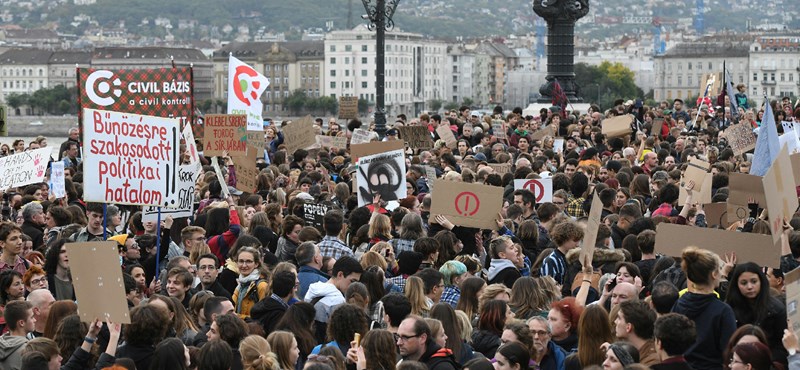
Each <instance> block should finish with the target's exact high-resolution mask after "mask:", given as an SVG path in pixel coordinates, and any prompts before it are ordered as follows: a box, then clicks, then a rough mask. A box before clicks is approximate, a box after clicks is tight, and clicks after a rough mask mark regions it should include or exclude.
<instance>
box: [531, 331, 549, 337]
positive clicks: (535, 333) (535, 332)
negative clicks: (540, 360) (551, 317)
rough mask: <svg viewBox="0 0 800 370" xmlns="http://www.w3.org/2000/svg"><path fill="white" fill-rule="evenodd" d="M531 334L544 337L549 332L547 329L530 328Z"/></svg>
mask: <svg viewBox="0 0 800 370" xmlns="http://www.w3.org/2000/svg"><path fill="white" fill-rule="evenodd" d="M531 335H533V336H537V335H538V336H540V337H546V336H548V335H550V332H548V331H547V330H536V331H533V330H531Z"/></svg>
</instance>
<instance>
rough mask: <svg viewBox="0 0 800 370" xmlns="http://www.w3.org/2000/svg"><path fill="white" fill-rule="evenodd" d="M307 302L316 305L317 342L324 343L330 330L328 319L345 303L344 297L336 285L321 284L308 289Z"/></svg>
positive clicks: (312, 285)
mask: <svg viewBox="0 0 800 370" xmlns="http://www.w3.org/2000/svg"><path fill="white" fill-rule="evenodd" d="M305 301H306V302H310V303H313V304H314V310H316V315H315V316H314V321H315V322H316V324H317V325H316V328H317V332H316V335H317V340H318V342H320V343H323V342H325V337H326V333H327V330H328V319H330V317H331V313H332V312H333V310H334V309H335V308H336V307H338V306H340V305H342V304H344V303H345V300H344V295H343V294H342V292H340V291H339V289H338V288H336V286H335V285H333V284H328V283H322V282H319V283H314V284H311V286H309V287H308V292H307V293H306V297H305Z"/></svg>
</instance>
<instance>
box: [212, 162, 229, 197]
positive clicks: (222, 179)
mask: <svg viewBox="0 0 800 370" xmlns="http://www.w3.org/2000/svg"><path fill="white" fill-rule="evenodd" d="M221 160H222V159H220V157H214V159H213V160H211V166H212V167H214V173H215V174H216V175H217V181H219V182H220V184H222V197H223V198H225V199H228V197H230V196H231V192H230V191H228V184H227V183H226V182H225V176H223V175H222V170H221V169H220V168H219V162H220V161H221Z"/></svg>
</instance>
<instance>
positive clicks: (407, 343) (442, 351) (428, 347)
mask: <svg viewBox="0 0 800 370" xmlns="http://www.w3.org/2000/svg"><path fill="white" fill-rule="evenodd" d="M396 338H398V339H397V346H398V348H399V350H400V356H401V357H402V358H403V360H402V361H419V362H422V363H424V364H425V365H426V366H428V369H429V370H456V369H459V368H461V366H460V365H458V364H457V362H456V359H455V357H454V356H453V351H451V350H449V349H447V348H442V347H439V345H437V344H436V341H434V338H433V337H432V336H431V329H430V327H429V326H428V324H427V323H425V320H423V319H422V318H421V317H419V316H409V317H408V318H406V319H405V320H403V322H402V323H400V326H399V327H398V328H397V335H396Z"/></svg>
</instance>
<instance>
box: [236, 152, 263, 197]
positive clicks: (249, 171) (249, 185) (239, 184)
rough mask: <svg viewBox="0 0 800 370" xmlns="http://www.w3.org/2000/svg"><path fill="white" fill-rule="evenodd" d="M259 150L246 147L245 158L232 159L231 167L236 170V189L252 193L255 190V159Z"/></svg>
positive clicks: (256, 168) (256, 173) (256, 169)
mask: <svg viewBox="0 0 800 370" xmlns="http://www.w3.org/2000/svg"><path fill="white" fill-rule="evenodd" d="M258 152H259V150H258V149H257V148H253V147H250V146H249V147H248V148H247V156H246V157H244V158H234V160H233V166H234V168H235V169H236V188H237V189H239V190H241V191H246V192H248V193H253V192H255V190H256V177H258V167H257V166H256V157H257V156H258Z"/></svg>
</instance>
